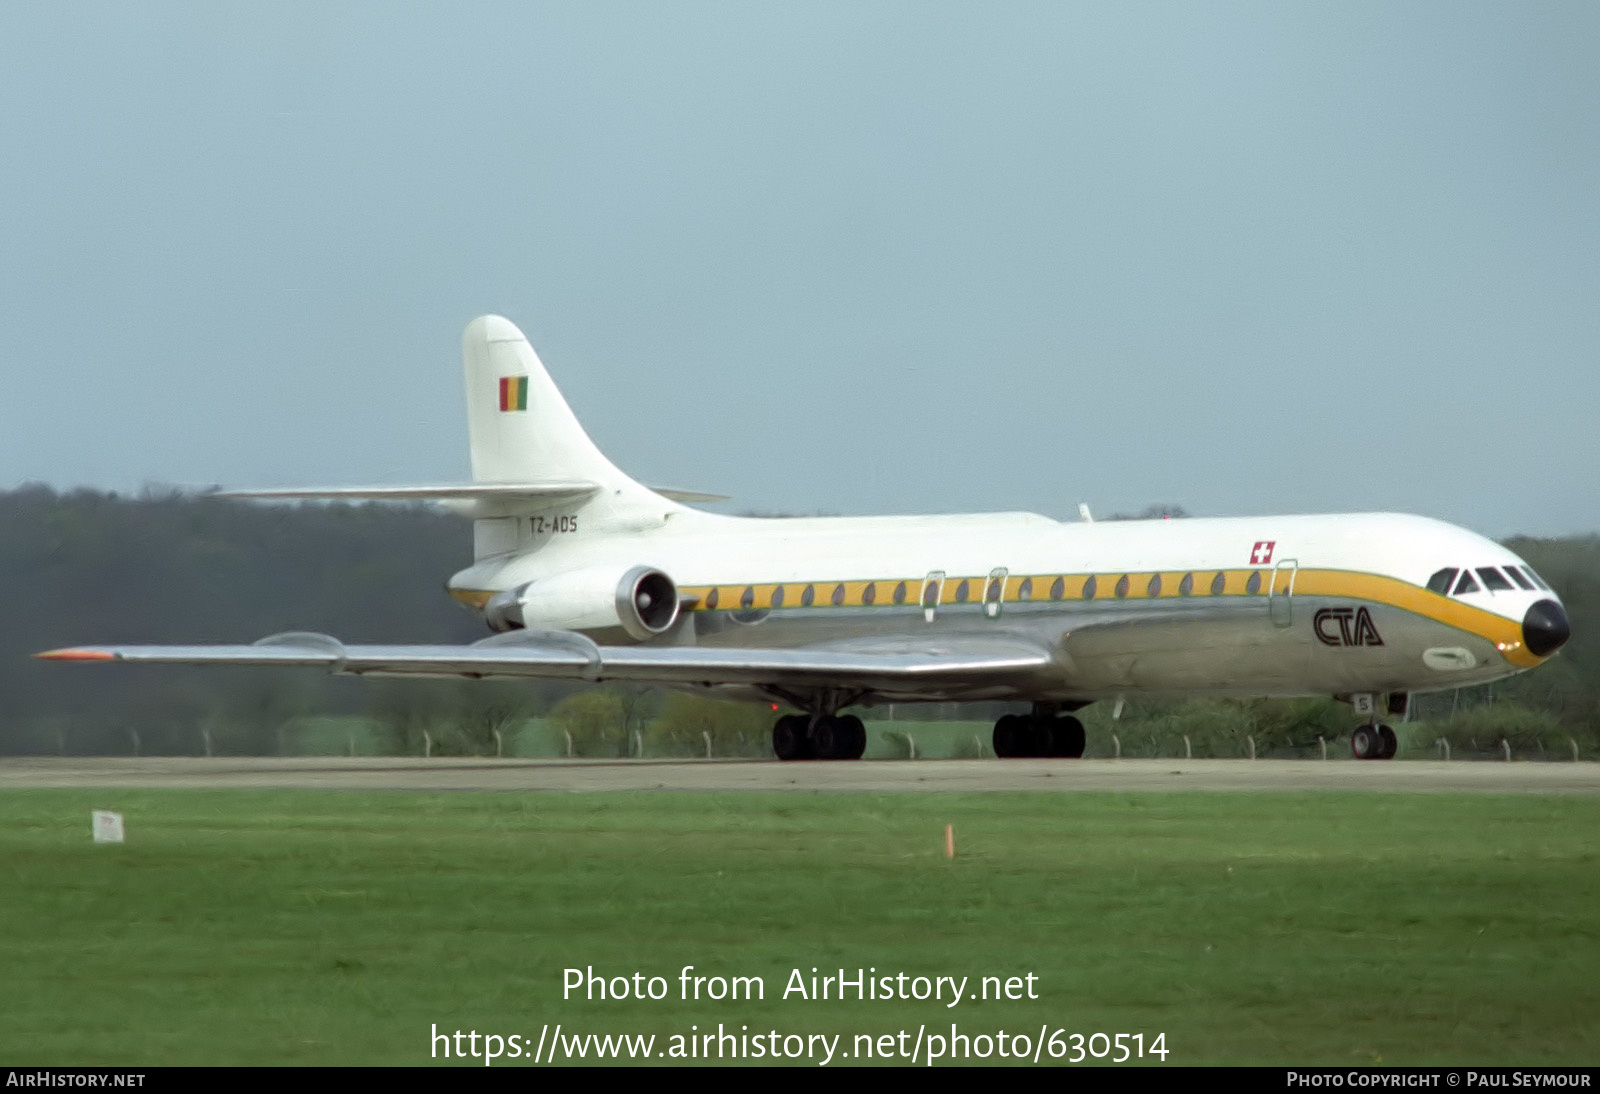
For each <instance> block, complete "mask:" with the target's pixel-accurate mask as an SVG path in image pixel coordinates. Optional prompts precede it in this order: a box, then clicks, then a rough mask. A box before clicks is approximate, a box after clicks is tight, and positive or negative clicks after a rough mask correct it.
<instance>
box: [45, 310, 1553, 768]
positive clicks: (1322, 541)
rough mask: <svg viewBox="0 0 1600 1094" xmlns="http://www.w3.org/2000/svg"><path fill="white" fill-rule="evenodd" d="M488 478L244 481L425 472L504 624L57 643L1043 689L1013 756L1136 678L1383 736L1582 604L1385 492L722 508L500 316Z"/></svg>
mask: <svg viewBox="0 0 1600 1094" xmlns="http://www.w3.org/2000/svg"><path fill="white" fill-rule="evenodd" d="M462 341H463V358H464V364H465V373H466V397H467V417H468V428H469V435H470V443H471V455H472V475H473V481H472V482H470V483H465V484H456V485H444V486H399V487H373V488H362V487H333V488H316V489H302V488H289V489H274V490H250V491H236V492H233V493H232V494H231V496H234V497H253V498H279V499H283V498H322V499H344V500H363V499H368V500H370V499H378V500H413V501H415V500H426V501H432V502H438V503H442V504H444V505H446V506H448V507H450V508H451V509H453V510H455V511H457V512H459V513H460V514H462V515H463V516H465V517H467V518H470V519H471V520H472V521H473V525H474V536H473V542H474V552H473V555H474V557H473V563H472V565H471V566H468V567H467V568H466V569H463V570H461V571H460V572H459V573H457V574H455V575H454V576H453V577H451V578H450V579H449V582H448V589H449V592H450V594H451V595H452V596H454V597H455V598H456V599H457V600H458V601H460V602H461V603H462V604H464V605H466V606H467V607H468V608H469V609H471V610H472V611H474V612H477V613H478V614H480V615H481V616H482V618H483V621H484V623H485V624H486V625H487V628H488V630H489V631H491V632H493V633H492V634H490V635H489V636H487V637H485V638H484V639H483V640H481V641H479V642H476V643H473V644H472V645H469V646H436V645H414V646H404V645H397V646H376V645H347V644H345V643H343V642H340V641H339V640H338V639H336V638H333V637H330V636H328V635H322V634H312V633H289V634H279V635H274V636H271V637H268V638H263V639H261V640H259V641H257V642H255V643H253V644H250V645H237V646H227V645H220V646H104V647H78V648H73V649H62V650H52V651H49V652H47V653H43V654H40V655H39V656H40V657H43V658H46V659H50V660H56V661H80V662H81V661H90V662H94V661H121V662H139V663H151V662H155V663H168V664H191V665H217V664H221V665H277V666H290V665H298V666H305V667H312V668H320V669H323V670H325V671H328V672H333V673H341V674H347V675H368V674H372V675H402V676H409V675H417V676H464V677H474V678H477V677H496V678H506V679H523V678H529V679H532V678H556V679H570V680H589V681H606V680H624V681H648V682H654V683H659V684H664V685H668V686H674V687H680V688H685V689H691V690H698V691H703V692H707V693H713V694H719V695H725V696H729V697H734V698H741V699H750V700H759V701H762V702H769V703H774V704H783V705H785V706H787V707H789V708H790V709H791V710H792V713H786V714H784V715H782V716H781V717H779V718H777V719H776V722H775V724H774V725H773V729H772V745H773V750H774V751H775V752H776V754H777V755H778V757H779V758H781V759H784V760H801V759H834V760H839V759H859V758H860V756H861V755H862V751H863V749H864V748H865V744H866V734H865V729H864V727H863V725H862V722H861V720H860V719H859V718H858V717H856V716H855V715H853V714H850V713H847V712H846V710H847V708H850V707H854V706H860V705H871V704H874V703H883V702H902V703H903V702H915V701H941V702H942V701H971V700H1007V701H1015V702H1018V703H1028V704H1030V706H1029V713H1028V714H1008V715H1006V716H1004V717H1002V718H1000V719H999V720H998V721H997V722H996V723H995V726H994V733H993V745H994V751H995V754H996V755H997V756H1001V757H1023V756H1031V757H1042V756H1059V757H1078V756H1082V755H1083V752H1084V748H1085V735H1084V727H1083V724H1082V722H1080V721H1079V719H1078V718H1076V717H1075V716H1074V714H1073V712H1074V711H1077V710H1079V709H1081V708H1082V707H1084V706H1085V705H1087V704H1089V703H1092V702H1095V701H1097V700H1104V699H1113V700H1114V699H1119V698H1122V697H1126V696H1131V695H1146V694H1155V695H1179V694H1188V695H1195V694H1199V695H1216V696H1301V695H1332V696H1336V697H1337V698H1339V699H1341V700H1344V701H1346V702H1348V703H1350V705H1351V706H1352V708H1353V711H1354V714H1353V720H1354V722H1355V724H1354V726H1353V728H1352V730H1351V734H1350V743H1351V750H1352V752H1353V753H1354V755H1355V756H1356V757H1358V758H1361V759H1385V758H1389V757H1392V756H1393V755H1394V753H1395V747H1396V740H1395V734H1394V732H1393V730H1392V729H1391V728H1390V727H1389V726H1388V725H1386V724H1384V719H1385V718H1386V717H1391V716H1400V715H1403V714H1404V713H1405V711H1406V708H1407V704H1408V701H1409V696H1410V695H1411V694H1412V693H1414V692H1421V691H1428V690H1437V689H1442V688H1455V687H1461V686H1464V685H1469V684H1478V683H1484V682H1487V681H1491V680H1496V679H1499V678H1501V677H1504V676H1508V675H1511V674H1513V673H1517V672H1522V671H1525V670H1527V669H1529V668H1532V667H1534V666H1535V665H1538V664H1539V663H1540V662H1542V661H1543V660H1545V659H1546V658H1549V657H1550V656H1552V655H1553V654H1555V653H1556V651H1557V650H1558V649H1559V648H1560V647H1561V646H1562V644H1563V643H1564V642H1566V640H1567V638H1568V637H1569V634H1570V627H1569V623H1568V620H1567V615H1566V612H1565V610H1564V609H1563V607H1562V605H1561V601H1560V599H1559V598H1558V597H1557V596H1556V595H1555V593H1554V592H1552V591H1551V589H1550V587H1549V586H1548V585H1547V584H1546V583H1545V581H1544V580H1543V579H1542V578H1541V577H1540V576H1539V575H1538V574H1537V573H1535V572H1534V571H1533V569H1532V568H1531V567H1529V566H1528V565H1527V564H1526V563H1525V562H1524V561H1523V560H1522V559H1520V558H1518V557H1517V556H1516V555H1515V554H1513V553H1512V552H1511V551H1508V550H1507V549H1506V548H1505V547H1503V546H1501V545H1499V544H1497V543H1495V542H1493V541H1492V540H1489V539H1486V538H1484V537H1482V536H1479V535H1476V534H1474V533H1472V532H1469V531H1466V530H1464V529H1462V528H1458V527H1454V526H1452V525H1449V524H1445V523H1442V522H1440V521H1437V520H1430V519H1426V518H1423V517H1417V516H1406V515H1400V514H1391V513H1367V514H1347V515H1326V516H1277V517H1246V518H1230V519H1184V520H1155V521H1116V522H1110V521H1107V522H1094V521H1092V520H1088V521H1078V522H1073V523H1062V522H1058V521H1055V520H1052V519H1049V518H1047V517H1043V516H1038V515H1035V514H1031V513H982V514H969V515H953V516H894V517H826V518H820V517H819V518H809V519H766V518H751V517H732V516H724V515H720V514H715V513H709V512H705V511H703V510H699V509H695V508H693V507H692V506H691V505H689V504H686V503H688V502H694V501H705V500H715V499H713V498H712V497H711V496H710V495H700V494H689V493H685V492H682V491H668V490H653V489H650V488H648V487H646V486H644V485H641V484H640V483H638V482H636V481H635V480H634V479H632V478H630V477H629V476H628V475H626V474H624V473H623V472H622V471H621V470H619V469H618V468H617V467H616V466H615V465H613V464H612V463H611V462H610V461H609V460H608V459H606V457H605V456H604V455H602V454H601V452H600V451H599V449H597V448H596V447H595V445H594V443H593V442H592V441H591V440H590V439H589V437H588V435H587V434H586V433H585V432H584V430H583V428H582V426H580V425H579V423H578V421H577V419H576V418H575V417H574V415H573V413H572V411H571V409H570V408H569V407H568V405H567V403H566V401H565V400H564V399H563V398H562V396H561V394H560V393H559V392H558V391H557V390H556V387H555V384H554V383H553V382H552V380H551V378H550V375H549V373H548V372H547V371H546V370H545V368H544V366H543V364H542V363H541V362H540V360H539V358H538V357H537V355H536V354H535V353H534V351H533V349H532V347H531V346H530V345H529V343H528V341H527V339H526V338H525V337H524V336H523V334H522V332H521V331H519V330H518V329H517V328H516V327H515V326H514V325H513V324H512V323H510V322H509V321H508V320H506V319H503V318H500V317H498V316H484V317H482V318H479V319H476V320H474V321H473V322H472V323H471V324H469V325H468V327H467V329H466V332H465V334H464V336H463V340H462Z"/></svg>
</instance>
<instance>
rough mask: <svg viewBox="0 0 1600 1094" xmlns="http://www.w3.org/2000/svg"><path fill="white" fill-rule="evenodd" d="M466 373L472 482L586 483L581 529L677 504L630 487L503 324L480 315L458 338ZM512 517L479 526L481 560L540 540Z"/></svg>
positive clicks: (653, 514)
mask: <svg viewBox="0 0 1600 1094" xmlns="http://www.w3.org/2000/svg"><path fill="white" fill-rule="evenodd" d="M461 357H462V362H463V365H464V367H465V370H466V393H467V431H468V436H469V439H470V441H471V445H472V477H473V480H474V481H476V482H479V483H519V484H539V483H550V484H553V485H554V484H562V485H567V484H572V485H577V486H580V487H581V486H584V485H590V484H592V486H593V487H594V490H593V491H592V493H591V494H590V496H589V498H588V499H587V500H584V501H581V502H578V503H577V506H576V507H577V508H581V509H583V510H584V512H585V518H586V519H585V521H584V524H583V526H584V527H586V528H591V529H593V530H596V531H599V530H601V529H603V528H606V527H608V526H609V527H622V526H627V525H635V524H637V523H638V522H639V521H640V520H641V519H642V520H647V521H648V520H660V519H662V517H663V516H664V515H665V514H667V513H669V512H671V511H673V510H676V509H679V508H681V506H679V505H678V504H677V503H676V502H674V501H672V500H670V499H668V498H667V497H664V496H663V495H662V494H660V493H657V492H656V491H654V490H651V489H650V488H648V487H646V486H643V485H641V484H639V483H638V482H635V481H634V480H633V479H631V478H629V477H628V476H627V475H626V474H624V473H623V472H622V471H621V470H620V469H618V467H617V466H616V465H615V464H613V463H612V462H611V461H610V460H608V459H606V457H605V455H604V454H602V453H601V451H600V450H599V449H598V448H596V447H595V444H594V442H593V441H591V440H590V439H589V435H588V434H587V433H585V432H584V431H583V426H581V425H579V424H578V419H577V417H576V416H575V415H574V414H573V413H572V408H571V407H569V406H568V405H567V401H566V400H565V399H563V398H562V397H561V392H559V391H557V390H556V385H555V382H554V381H552V380H551V379H550V374H549V373H548V372H546V371H545V368H544V365H543V364H541V363H540V361H539V357H538V354H536V353H534V352H533V347H532V346H530V345H529V344H528V340H527V338H525V337H524V336H523V334H522V332H521V331H520V330H518V329H517V328H516V325H515V324H513V323H512V322H511V321H510V320H508V319H502V318H501V317H500V316H498V315H485V316H482V317H480V318H478V319H474V320H473V321H472V322H471V323H469V324H467V329H466V331H465V332H464V333H463V334H462V336H461ZM526 524H527V522H525V521H522V520H518V519H515V518H501V519H494V520H479V521H477V522H476V535H475V537H474V538H475V540H476V550H475V554H476V555H477V557H478V558H479V559H483V558H485V557H487V556H491V555H498V554H502V553H504V552H506V551H509V550H514V549H519V548H526V547H529V546H532V545H533V543H534V542H536V541H537V539H539V538H542V537H539V536H537V535H536V534H534V533H532V532H531V531H530V530H529V528H528V527H526Z"/></svg>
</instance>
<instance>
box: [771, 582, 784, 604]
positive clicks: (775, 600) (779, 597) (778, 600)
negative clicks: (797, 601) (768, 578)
mask: <svg viewBox="0 0 1600 1094" xmlns="http://www.w3.org/2000/svg"><path fill="white" fill-rule="evenodd" d="M772 606H773V607H774V608H781V607H783V586H782V585H779V586H778V587H777V588H775V589H773V590H772Z"/></svg>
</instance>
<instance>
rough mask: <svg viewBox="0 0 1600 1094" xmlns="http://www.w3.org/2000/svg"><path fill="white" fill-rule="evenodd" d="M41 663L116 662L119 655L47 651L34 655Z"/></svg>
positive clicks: (106, 652)
mask: <svg viewBox="0 0 1600 1094" xmlns="http://www.w3.org/2000/svg"><path fill="white" fill-rule="evenodd" d="M34 656H35V657H37V658H38V659H39V660H41V661H115V660H116V659H117V655H116V654H114V653H110V652H108V651H106V650H45V651H44V652H43V653H36V654H34Z"/></svg>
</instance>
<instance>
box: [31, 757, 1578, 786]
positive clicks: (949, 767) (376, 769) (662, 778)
mask: <svg viewBox="0 0 1600 1094" xmlns="http://www.w3.org/2000/svg"><path fill="white" fill-rule="evenodd" d="M41 787H55V788H83V789H96V788H104V789H112V788H138V787H143V788H153V789H184V788H187V789H285V790H286V789H300V790H478V791H482V790H543V791H565V792H574V793H588V792H601V791H618V790H622V791H628V790H633V791H638V790H692V791H741V790H745V791H750V790H764V791H773V790H776V791H854V792H864V793H935V792H940V791H961V792H994V791H1018V790H1023V791H1045V792H1054V793H1070V792H1072V791H1206V790H1212V791H1219V790H1221V791H1263V790H1265V791H1300V790H1341V791H1351V790H1355V791H1379V792H1381V791H1390V792H1396V791H1401V792H1432V793H1486V794H1597V793H1600V764H1595V763H1531V762H1529V763H1500V762H1490V761H1456V762H1442V761H1437V760H1406V761H1392V762H1387V763H1384V762H1366V763H1363V762H1359V761H1356V760H1343V759H1341V760H876V761H861V762H855V763H827V762H813V763H779V762H777V761H774V760H513V759H504V760H501V759H454V758H452V759H432V760H424V759H417V758H402V757H354V758H345V757H326V758H322V757H299V758H291V757H271V758H254V757H234V758H225V757H216V758H204V759H202V758H191V757H145V758H107V757H100V758H82V759H79V758H72V759H60V758H53V757H51V758H46V757H20V758H10V759H5V760H0V790H4V789H23V788H41Z"/></svg>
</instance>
